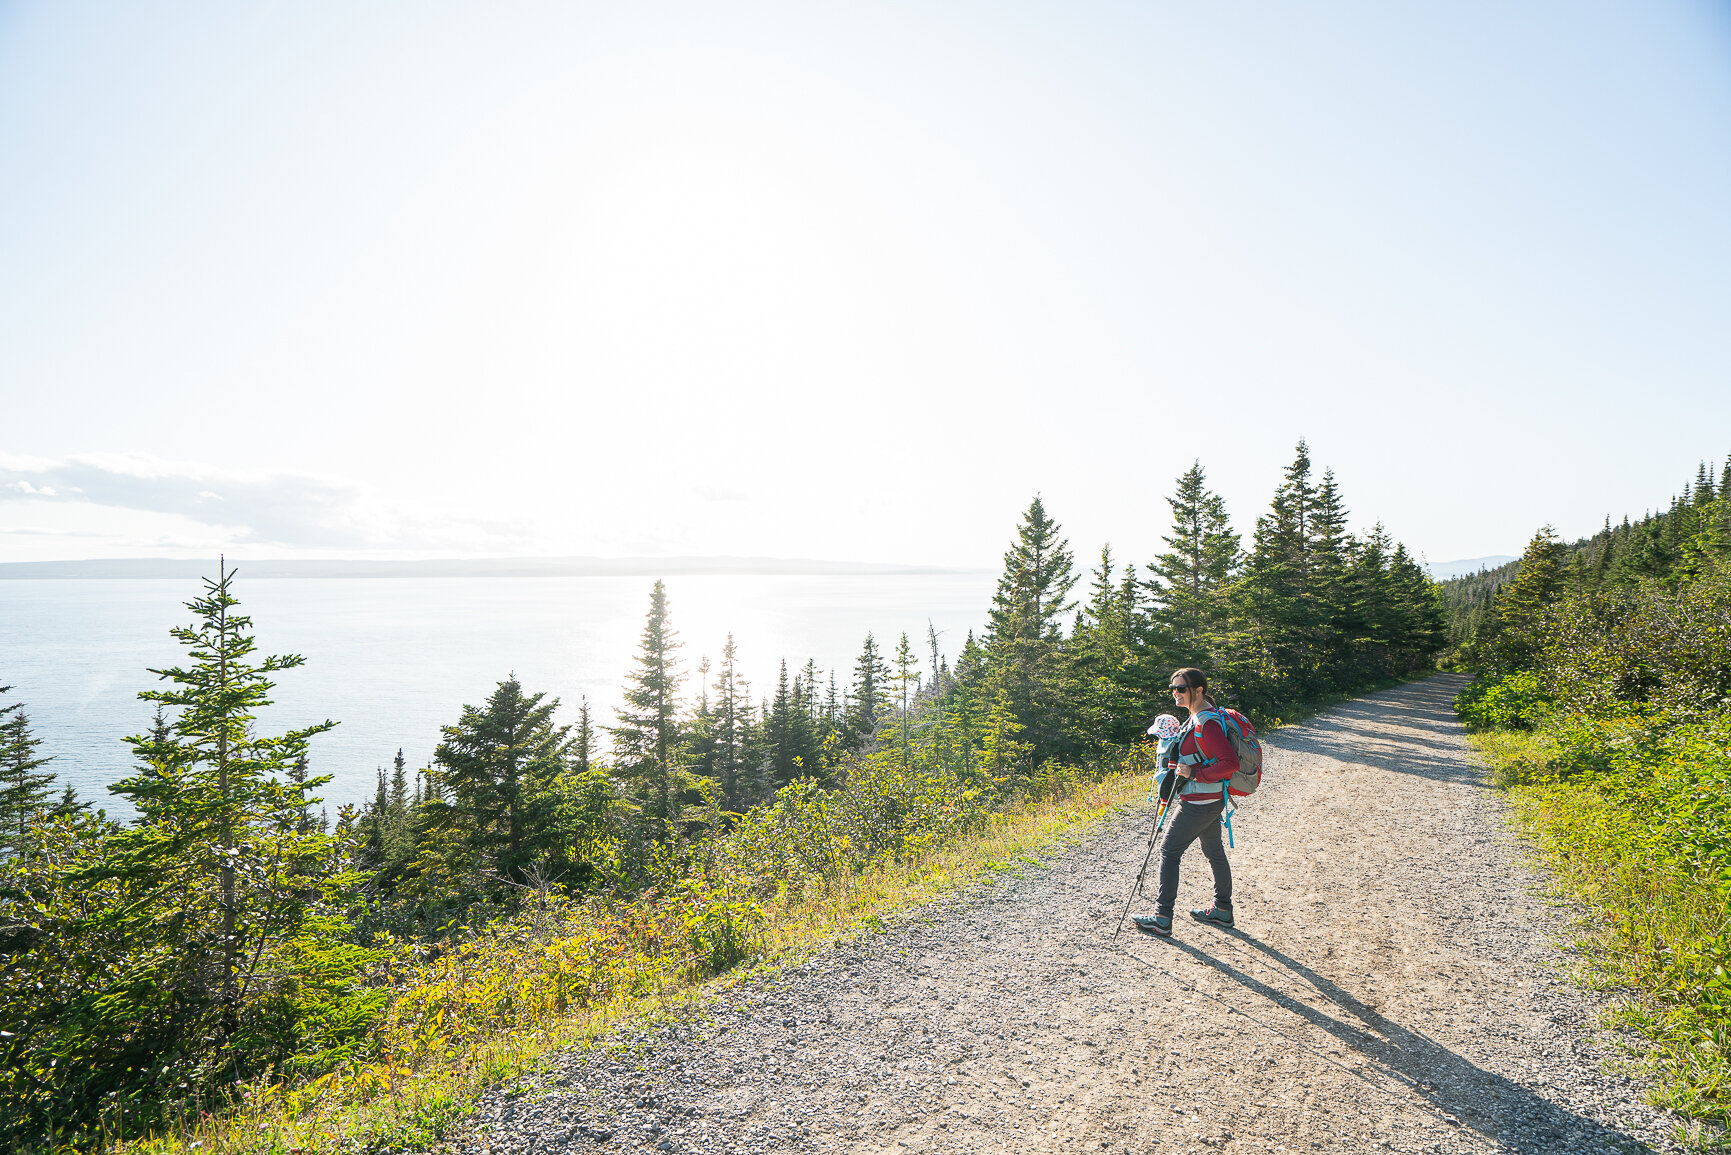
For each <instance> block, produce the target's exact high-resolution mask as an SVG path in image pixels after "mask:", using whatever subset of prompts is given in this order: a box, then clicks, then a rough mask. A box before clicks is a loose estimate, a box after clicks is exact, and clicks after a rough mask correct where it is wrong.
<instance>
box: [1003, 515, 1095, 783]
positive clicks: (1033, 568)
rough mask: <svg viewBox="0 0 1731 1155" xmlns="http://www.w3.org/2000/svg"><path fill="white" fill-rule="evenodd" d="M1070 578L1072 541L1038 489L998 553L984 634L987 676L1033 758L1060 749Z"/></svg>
mask: <svg viewBox="0 0 1731 1155" xmlns="http://www.w3.org/2000/svg"><path fill="white" fill-rule="evenodd" d="M1076 580H1077V578H1076V573H1075V563H1074V559H1073V558H1072V556H1071V553H1070V543H1069V542H1068V541H1066V540H1064V538H1063V535H1062V531H1061V530H1060V528H1059V526H1058V523H1057V522H1056V521H1054V520H1052V518H1051V517H1050V516H1048V514H1047V513H1046V506H1045V503H1044V502H1042V501H1041V500H1040V498H1039V496H1038V495H1036V496H1035V497H1034V500H1033V502H1032V503H1030V504H1029V506H1028V510H1027V512H1026V513H1025V514H1024V515H1023V517H1022V523H1021V525H1020V526H1018V527H1017V531H1016V542H1015V544H1014V545H1012V546H1011V547H1010V549H1009V550H1008V551H1007V552H1006V553H1005V554H1004V572H1003V574H1002V576H1000V577H999V579H998V589H997V592H996V594H994V595H993V598H992V608H991V613H990V623H991V624H990V629H989V631H988V634H987V641H986V651H987V654H988V655H989V657H990V663H991V668H992V673H993V676H994V677H995V678H996V679H997V681H998V684H999V686H1000V687H1001V688H1002V690H1003V693H1004V696H1005V701H1006V703H1007V708H1008V709H1009V710H1010V712H1011V713H1013V714H1014V715H1015V718H1016V721H1017V723H1018V724H1019V725H1020V727H1021V730H1020V735H1021V736H1020V737H1019V738H1018V740H1017V741H1018V744H1025V745H1027V746H1028V747H1029V749H1030V751H1031V754H1032V757H1033V763H1034V765H1041V764H1043V763H1044V762H1045V761H1046V760H1047V759H1049V758H1053V757H1057V756H1059V755H1060V754H1061V753H1062V752H1063V750H1062V746H1063V739H1064V735H1065V731H1066V718H1065V711H1066V702H1065V694H1064V691H1065V683H1066V677H1065V675H1066V671H1065V669H1064V665H1063V661H1062V653H1061V651H1062V648H1063V644H1064V634H1063V625H1062V623H1063V620H1064V617H1065V615H1067V614H1068V613H1069V612H1070V611H1071V610H1072V609H1074V608H1075V603H1074V602H1071V601H1069V600H1068V599H1069V596H1070V591H1071V589H1073V588H1074V587H1075V584H1076Z"/></svg>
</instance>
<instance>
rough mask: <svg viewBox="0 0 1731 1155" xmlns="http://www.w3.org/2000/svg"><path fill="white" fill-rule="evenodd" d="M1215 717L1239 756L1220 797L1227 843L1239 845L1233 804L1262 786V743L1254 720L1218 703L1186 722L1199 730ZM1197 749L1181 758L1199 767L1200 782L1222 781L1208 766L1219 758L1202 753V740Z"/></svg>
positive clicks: (1188, 728)
mask: <svg viewBox="0 0 1731 1155" xmlns="http://www.w3.org/2000/svg"><path fill="white" fill-rule="evenodd" d="M1211 717H1212V718H1213V719H1215V720H1216V721H1218V722H1219V723H1220V728H1221V729H1222V730H1224V731H1226V740H1227V741H1229V742H1231V743H1232V750H1233V753H1235V754H1237V755H1238V769H1237V770H1236V771H1234V773H1233V775H1232V777H1231V778H1230V779H1228V780H1227V781H1226V783H1225V788H1224V789H1223V790H1221V792H1220V800H1221V802H1222V803H1224V804H1225V809H1224V810H1223V811H1222V812H1221V815H1220V820H1221V821H1222V822H1224V823H1225V824H1226V845H1228V846H1237V845H1238V844H1237V843H1236V842H1234V841H1233V838H1232V816H1233V814H1235V813H1236V812H1237V810H1238V807H1237V806H1235V805H1233V802H1232V800H1233V799H1234V798H1245V797H1248V796H1249V795H1252V794H1254V793H1256V788H1257V787H1258V786H1260V785H1262V743H1261V741H1260V740H1258V739H1257V737H1256V727H1255V726H1253V725H1251V724H1250V719H1249V718H1246V717H1245V716H1244V715H1243V714H1240V713H1239V712H1238V711H1237V710H1234V709H1231V708H1229V707H1226V706H1215V707H1214V708H1213V709H1210V710H1204V711H1202V712H1201V713H1200V714H1194V715H1192V716H1191V718H1190V721H1189V722H1188V723H1187V724H1186V725H1185V729H1186V730H1192V729H1196V728H1197V727H1199V726H1201V725H1202V723H1204V722H1206V721H1207V720H1208V719H1209V718H1211ZM1196 745H1197V751H1196V753H1194V754H1184V755H1181V756H1180V757H1179V758H1178V761H1179V762H1181V763H1183V764H1184V765H1186V766H1194V767H1195V768H1196V770H1195V774H1194V778H1195V780H1196V781H1198V782H1219V781H1220V779H1219V778H1210V777H1209V776H1208V774H1207V769H1208V767H1210V766H1212V765H1214V763H1215V762H1216V761H1217V759H1214V758H1210V757H1208V756H1207V755H1205V754H1203V753H1202V749H1201V746H1202V743H1201V740H1200V739H1198V740H1197V743H1196Z"/></svg>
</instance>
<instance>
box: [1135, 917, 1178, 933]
mask: <svg viewBox="0 0 1731 1155" xmlns="http://www.w3.org/2000/svg"><path fill="white" fill-rule="evenodd" d="M1130 921H1131V922H1133V923H1135V924H1136V929H1137V930H1145V931H1147V932H1148V933H1149V934H1157V935H1159V936H1160V937H1161V938H1171V937H1172V920H1171V919H1169V918H1167V917H1165V916H1164V915H1149V914H1139V915H1137V916H1136V917H1135V918H1133V919H1131V920H1130Z"/></svg>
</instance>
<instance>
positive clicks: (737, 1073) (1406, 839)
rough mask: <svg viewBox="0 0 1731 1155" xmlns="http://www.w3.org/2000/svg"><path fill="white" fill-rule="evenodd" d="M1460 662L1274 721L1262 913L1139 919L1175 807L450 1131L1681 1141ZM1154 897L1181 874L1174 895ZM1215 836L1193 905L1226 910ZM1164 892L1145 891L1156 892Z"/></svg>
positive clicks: (1183, 895)
mask: <svg viewBox="0 0 1731 1155" xmlns="http://www.w3.org/2000/svg"><path fill="white" fill-rule="evenodd" d="M1461 684H1462V683H1461V680H1460V679H1458V678H1454V677H1449V676H1441V677H1437V678H1433V679H1431V680H1429V681H1426V682H1422V683H1418V684H1414V685H1410V686H1405V687H1401V688H1399V689H1394V690H1389V691H1386V692H1384V693H1379V694H1375V695H1372V696H1370V697H1367V698H1363V699H1360V700H1358V701H1355V702H1351V703H1349V704H1346V705H1343V706H1340V707H1338V708H1336V709H1334V710H1331V711H1329V712H1328V713H1326V714H1324V715H1322V716H1320V717H1318V718H1317V719H1316V720H1314V721H1313V722H1311V723H1310V724H1308V725H1305V726H1301V727H1293V728H1289V729H1284V730H1281V731H1280V732H1279V733H1278V734H1277V735H1274V736H1272V737H1271V738H1270V740H1269V741H1268V742H1267V747H1268V758H1267V771H1266V774H1265V780H1264V786H1263V788H1262V790H1261V791H1259V792H1258V793H1257V795H1256V796H1255V797H1254V798H1251V799H1249V800H1248V801H1247V802H1246V803H1245V805H1244V808H1243V809H1242V811H1241V812H1240V813H1239V816H1238V818H1237V819H1236V820H1235V822H1234V825H1235V827H1236V832H1237V841H1238V846H1237V848H1236V849H1235V850H1234V851H1232V863H1233V872H1234V878H1235V882H1236V886H1237V898H1236V908H1237V913H1238V920H1239V921H1238V926H1237V927H1236V928H1234V929H1231V930H1225V929H1221V928H1217V927H1213V926H1204V925H1201V924H1198V923H1194V922H1191V921H1190V920H1189V919H1186V918H1183V917H1182V914H1181V916H1180V918H1179V925H1178V928H1177V936H1176V937H1175V938H1174V939H1172V940H1158V939H1153V938H1150V937H1148V936H1145V935H1143V934H1140V933H1139V932H1137V931H1136V930H1134V929H1133V928H1131V927H1128V926H1126V927H1124V928H1122V929H1121V930H1119V931H1118V932H1117V934H1116V936H1115V937H1114V927H1115V924H1116V922H1117V919H1118V915H1119V913H1120V911H1122V910H1123V906H1124V901H1125V898H1126V894H1127V890H1128V887H1129V884H1130V881H1131V880H1132V878H1133V877H1134V874H1135V871H1136V868H1137V866H1138V865H1139V864H1140V862H1141V860H1142V856H1143V853H1144V852H1145V850H1146V846H1147V832H1148V830H1149V827H1150V820H1151V813H1150V810H1149V808H1147V807H1141V808H1138V809H1136V810H1135V811H1134V812H1131V813H1127V814H1125V815H1123V816H1122V817H1121V818H1119V819H1116V820H1114V821H1113V822H1111V823H1110V824H1108V826H1107V828H1106V829H1104V830H1103V831H1102V832H1101V833H1100V834H1099V835H1098V836H1097V837H1096V838H1094V839H1092V840H1090V841H1088V842H1087V843H1085V844H1083V845H1079V846H1077V847H1075V848H1073V849H1071V850H1069V851H1067V852H1064V853H1062V854H1060V855H1057V856H1054V857H1053V858H1052V859H1051V860H1050V861H1049V862H1048V863H1045V864H1043V865H1041V866H1038V867H1030V868H1029V869H1027V870H1026V871H1025V872H1023V873H1022V875H1021V876H1019V877H1015V876H1000V877H998V878H997V879H995V880H994V881H992V882H990V883H988V884H982V885H980V886H977V887H975V888H973V889H972V890H970V891H969V892H967V893H964V894H959V895H957V896H954V897H952V898H949V899H946V900H943V901H940V902H936V903H933V904H930V905H928V906H926V907H924V908H922V909H920V910H918V911H916V912H914V914H913V915H912V916H910V917H909V918H908V919H907V920H906V921H904V922H902V923H900V924H898V925H896V926H894V927H892V928H891V929H890V930H888V931H886V932H884V933H881V934H872V935H869V936H867V937H866V938H865V939H863V940H861V941H859V942H856V943H855V944H853V945H851V946H848V947H841V948H836V949H833V950H829V951H825V952H823V953H821V954H819V955H817V956H815V957H813V958H812V959H811V960H810V961H808V962H807V963H805V964H803V965H800V966H796V967H792V968H788V969H785V970H783V971H780V972H778V973H776V974H774V975H772V976H769V977H765V978H761V979H755V980H752V981H750V982H747V983H745V984H743V985H741V986H740V987H737V988H735V989H734V990H733V991H730V992H728V993H727V994H726V995H725V996H724V997H722V998H718V999H714V1000H711V1001H710V1002H709V1003H708V1004H707V1005H706V1006H703V1007H702V1008H700V1009H694V1010H693V1011H691V1012H690V1013H689V1014H688V1015H686V1016H684V1017H683V1018H676V1019H673V1020H668V1021H664V1022H661V1023H659V1024H658V1025H656V1026H654V1027H652V1028H637V1029H628V1030H626V1031H623V1032H621V1033H619V1034H618V1035H616V1036H614V1037H612V1038H611V1039H609V1040H608V1041H607V1042H606V1043H605V1044H602V1045H597V1046H592V1047H590V1048H588V1049H585V1050H580V1051H572V1052H568V1053H566V1054H564V1055H562V1056H560V1057H559V1058H558V1059H557V1061H556V1062H555V1063H553V1064H552V1066H551V1068H550V1070H549V1071H548V1072H547V1073H546V1074H545V1075H544V1076H541V1077H538V1078H537V1079H536V1080H534V1081H533V1082H532V1084H531V1085H530V1086H529V1087H528V1089H527V1090H518V1091H516V1092H513V1093H509V1094H506V1093H494V1094H491V1095H489V1096H488V1097H486V1098H485V1099H483V1100H482V1102H481V1104H480V1107H479V1110H478V1111H477V1113H476V1115H475V1116H473V1117H472V1118H471V1120H470V1121H469V1122H468V1123H467V1124H466V1126H465V1128H464V1129H463V1130H462V1131H461V1132H460V1133H459V1134H457V1135H455V1136H453V1137H452V1138H451V1139H450V1140H449V1141H448V1142H447V1144H446V1146H447V1149H449V1150H455V1151H463V1152H469V1151H482V1152H488V1153H490V1155H519V1153H522V1155H529V1153H539V1152H572V1153H582V1152H588V1151H596V1152H621V1151H643V1152H648V1151H666V1152H715V1153H720V1152H726V1153H729V1155H758V1153H768V1152H828V1151H848V1152H854V1151H885V1152H894V1153H897V1155H900V1153H903V1152H1068V1151H1099V1152H1137V1153H1142V1152H1153V1151H1158V1152H1162V1153H1165V1152H1175V1151H1198V1152H1200V1151H1245V1152H1250V1151H1265V1152H1294V1153H1296V1152H1313V1151H1352V1152H1358V1151H1388V1150H1392V1151H1412V1152H1438V1153H1442V1152H1482V1151H1518V1152H1628V1151H1641V1150H1674V1149H1676V1145H1675V1142H1674V1136H1675V1134H1676V1133H1677V1121H1676V1120H1674V1119H1672V1118H1670V1117H1668V1116H1666V1115H1664V1114H1663V1113H1661V1112H1659V1111H1656V1110H1655V1109H1653V1108H1652V1107H1649V1106H1648V1105H1647V1104H1646V1103H1645V1101H1644V1098H1643V1086H1642V1084H1641V1083H1640V1081H1639V1080H1638V1079H1635V1078H1633V1077H1631V1076H1630V1075H1629V1074H1628V1071H1627V1067H1628V1063H1627V1060H1626V1058H1620V1057H1619V1056H1622V1055H1624V1054H1625V1049H1624V1048H1623V1047H1621V1046H1620V1043H1623V1042H1625V1040H1619V1039H1617V1038H1614V1037H1612V1036H1610V1035H1607V1034H1606V1033H1604V1032H1603V1031H1601V1030H1599V1029H1597V1028H1596V1026H1595V1024H1596V1023H1597V1022H1598V1020H1599V1014H1600V1011H1601V1010H1602V1006H1603V1004H1602V999H1603V996H1601V995H1597V994H1595V993H1593V992H1590V991H1586V990H1583V989H1581V988H1579V987H1578V986H1576V985H1574V984H1573V983H1571V982H1569V981H1568V978H1567V975H1568V973H1570V972H1571V970H1572V969H1573V968H1574V967H1575V966H1576V965H1577V962H1578V960H1577V959H1575V958H1574V957H1573V956H1571V955H1570V954H1569V953H1568V952H1567V950H1566V949H1564V948H1562V947H1560V946H1559V945H1558V944H1560V943H1564V942H1566V941H1567V940H1568V938H1569V932H1568V927H1567V925H1566V918H1567V912H1559V911H1558V910H1557V909H1555V908H1553V907H1551V906H1550V905H1548V904H1547V903H1546V901H1545V899H1544V897H1543V894H1542V884H1541V880H1540V879H1539V878H1538V877H1537V876H1536V875H1535V874H1534V873H1533V872H1532V871H1531V870H1530V869H1529V868H1528V867H1526V866H1525V865H1523V856H1522V853H1521V850H1520V847H1519V846H1518V845H1517V844H1516V842H1515V840H1514V839H1513V838H1512V837H1511V836H1510V835H1509V833H1508V832H1507V830H1506V829H1505V827H1504V825H1503V823H1502V821H1501V818H1500V815H1499V811H1498V806H1499V804H1498V801H1497V799H1496V796H1495V795H1494V793H1492V792H1490V791H1489V790H1487V789H1486V788H1485V787H1484V785H1483V772H1482V769H1481V768H1480V767H1479V766H1478V765H1476V764H1475V763H1474V761H1473V759H1472V757H1471V755H1470V753H1469V749H1468V747H1467V745H1466V743H1465V740H1464V737H1463V735H1462V733H1461V730H1460V727H1459V725H1458V724H1457V723H1456V722H1455V720H1454V716H1453V712H1452V710H1451V709H1450V702H1451V700H1452V698H1453V696H1454V694H1455V693H1456V692H1458V690H1459V688H1460V685H1461ZM1149 890H1150V892H1151V891H1152V886H1151V885H1150V887H1149ZM1209 899H1210V890H1209V876H1208V870H1207V867H1206V864H1205V863H1204V862H1203V861H1202V858H1201V855H1200V853H1199V852H1196V851H1193V852H1192V853H1191V854H1190V855H1189V856H1188V857H1187V858H1186V861H1185V875H1184V882H1183V887H1182V889H1181V891H1180V896H1179V901H1180V904H1181V907H1180V909H1181V911H1182V909H1184V907H1185V906H1187V905H1197V906H1201V905H1206V904H1207V903H1208V902H1209ZM1151 905H1152V902H1151V897H1143V898H1139V899H1138V900H1137V903H1136V907H1135V911H1138V912H1141V911H1147V910H1149V909H1151Z"/></svg>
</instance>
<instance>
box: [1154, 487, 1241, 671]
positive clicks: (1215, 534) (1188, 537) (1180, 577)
mask: <svg viewBox="0 0 1731 1155" xmlns="http://www.w3.org/2000/svg"><path fill="white" fill-rule="evenodd" d="M1166 504H1167V505H1169V506H1171V508H1172V533H1171V535H1170V536H1167V537H1163V538H1161V540H1162V541H1164V542H1165V543H1166V547H1167V548H1166V552H1165V553H1163V554H1161V555H1160V556H1159V557H1158V558H1157V559H1156V560H1155V561H1153V562H1152V563H1150V564H1149V566H1148V570H1149V572H1150V574H1151V575H1152V580H1151V581H1150V582H1149V583H1148V590H1149V593H1150V595H1151V596H1152V598H1153V600H1154V606H1155V609H1154V617H1155V621H1156V623H1157V624H1158V625H1159V626H1160V627H1161V628H1162V630H1163V632H1164V633H1165V635H1166V636H1167V637H1168V638H1170V639H1171V642H1170V644H1171V647H1172V655H1171V656H1172V658H1173V659H1174V664H1177V665H1195V664H1197V663H1198V662H1201V661H1203V660H1204V658H1205V654H1206V643H1205V641H1204V639H1205V638H1206V637H1207V635H1208V634H1209V633H1210V632H1211V631H1212V629H1213V628H1214V627H1215V626H1216V625H1217V624H1218V622H1219V620H1220V618H1221V617H1222V616H1223V615H1224V613H1225V612H1226V608H1227V607H1226V602H1225V596H1224V595H1225V592H1226V589H1227V586H1228V583H1229V582H1230V581H1231V580H1232V574H1233V569H1234V567H1236V565H1237V564H1238V535H1237V534H1236V533H1234V532H1233V531H1232V523H1231V520H1230V519H1229V518H1228V517H1227V515H1226V503H1225V502H1224V501H1223V500H1222V499H1221V497H1220V495H1219V494H1217V493H1212V492H1210V491H1209V489H1208V487H1207V475H1206V474H1205V473H1204V472H1203V470H1202V463H1201V462H1200V461H1197V462H1193V463H1192V464H1191V466H1190V468H1189V469H1187V470H1185V471H1184V473H1183V475H1182V476H1180V477H1179V478H1178V488H1177V490H1176V491H1175V492H1174V493H1173V495H1172V496H1171V497H1169V498H1167V499H1166Z"/></svg>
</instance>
